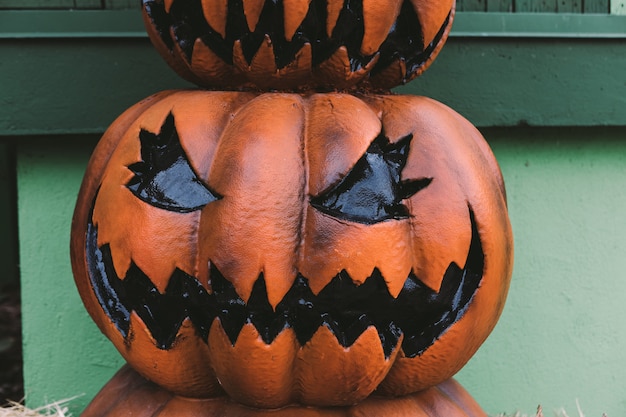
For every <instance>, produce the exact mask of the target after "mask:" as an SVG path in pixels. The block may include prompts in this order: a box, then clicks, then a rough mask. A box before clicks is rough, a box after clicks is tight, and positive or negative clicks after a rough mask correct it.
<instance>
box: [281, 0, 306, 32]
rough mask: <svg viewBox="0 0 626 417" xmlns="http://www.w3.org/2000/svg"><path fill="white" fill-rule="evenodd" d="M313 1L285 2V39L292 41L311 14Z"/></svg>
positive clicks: (291, 0)
mask: <svg viewBox="0 0 626 417" xmlns="http://www.w3.org/2000/svg"><path fill="white" fill-rule="evenodd" d="M310 4H311V0H308V1H303V0H283V7H284V11H285V12H284V16H285V39H287V40H288V41H291V39H292V38H293V35H294V34H295V33H296V30H298V27H299V26H300V25H301V24H302V21H303V20H304V18H305V17H306V15H307V13H308V12H309V5H310Z"/></svg>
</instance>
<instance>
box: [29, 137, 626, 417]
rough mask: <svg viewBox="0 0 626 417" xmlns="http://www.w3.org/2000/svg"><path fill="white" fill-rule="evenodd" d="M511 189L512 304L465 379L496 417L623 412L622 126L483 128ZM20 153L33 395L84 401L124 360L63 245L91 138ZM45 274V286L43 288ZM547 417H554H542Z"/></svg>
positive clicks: (625, 178) (625, 181) (625, 260)
mask: <svg viewBox="0 0 626 417" xmlns="http://www.w3.org/2000/svg"><path fill="white" fill-rule="evenodd" d="M484 134H485V136H486V137H487V138H488V140H489V142H490V144H491V145H492V147H493V149H494V152H495V154H496V157H497V158H498V160H499V162H500V164H501V167H502V170H503V174H504V177H505V180H506V184H507V188H508V195H509V208H510V217H511V221H512V224H513V230H514V232H515V245H516V249H515V252H516V259H515V270H514V276H513V282H512V286H511V291H510V295H509V298H508V302H507V306H506V308H505V311H504V313H503V316H502V319H501V321H500V322H499V324H498V326H497V327H496V329H495V331H494V333H493V334H492V336H491V337H490V339H488V341H487V342H486V343H485V344H484V346H483V347H482V348H481V350H480V351H479V352H478V353H477V354H476V356H475V357H474V358H473V359H472V360H471V362H470V363H469V364H468V365H467V367H466V368H464V369H463V370H462V371H461V373H460V374H459V379H460V380H461V382H462V383H463V384H464V385H465V387H466V388H467V389H468V390H469V391H470V392H471V393H472V394H473V395H474V396H475V397H476V399H477V400H478V401H479V402H480V403H481V404H482V405H483V407H484V408H485V409H486V410H487V411H488V412H489V413H491V414H495V413H498V412H513V411H515V410H520V411H523V412H525V413H531V412H532V411H534V409H535V408H536V406H537V405H538V404H542V405H543V407H544V410H546V411H548V412H549V411H550V410H553V409H557V408H560V407H562V406H563V407H565V408H566V410H567V412H568V414H569V415H576V411H575V410H576V406H575V401H576V400H578V401H579V402H580V404H581V407H582V408H583V410H584V411H585V415H587V416H598V417H599V416H600V415H601V413H603V412H606V413H607V414H608V415H609V416H611V417H619V416H621V415H624V414H623V413H624V410H626V394H625V391H624V389H623V388H624V387H626V349H624V346H626V332H624V330H623V329H624V317H626V303H624V301H623V297H624V294H626V279H625V278H626V273H625V272H624V271H626V256H624V251H625V249H626V239H625V236H626V215H625V208H626V128H576V129H573V128H569V129H554V128H515V129H485V131H484ZM62 142H63V146H58V144H56V143H52V142H51V141H49V140H46V139H36V138H29V139H25V140H22V141H21V142H20V144H19V146H18V178H19V183H18V186H19V190H20V195H19V207H20V208H19V218H20V223H19V227H20V235H21V243H20V252H21V253H22V273H23V275H24V276H26V277H31V279H29V280H24V281H23V294H24V295H23V297H24V316H25V318H26V320H25V322H24V325H25V327H24V345H25V347H26V349H25V361H24V363H25V369H24V372H25V380H26V393H27V396H28V401H29V403H30V404H34V405H36V404H41V403H43V402H45V401H50V400H58V399H62V398H67V397H71V396H74V395H80V394H84V395H83V396H82V397H80V398H78V399H76V400H74V402H73V403H74V407H75V409H80V408H81V407H82V406H84V405H85V404H86V403H87V402H88V401H89V400H90V398H92V397H93V395H94V394H95V393H96V391H97V389H98V388H99V387H100V386H101V385H102V384H104V383H105V382H106V381H107V380H108V378H109V377H110V376H111V375H112V374H113V373H114V372H115V371H116V370H117V368H118V367H119V366H120V365H121V364H122V360H121V358H120V356H119V355H118V354H117V352H116V351H115V350H114V349H113V347H112V346H111V345H110V344H109V343H108V342H107V341H106V340H105V339H104V337H103V336H102V335H101V334H100V333H99V331H98V330H97V329H96V327H95V325H94V324H92V322H91V321H90V319H89V318H88V317H87V315H86V313H85V311H84V309H83V307H82V305H81V302H80V300H79V298H78V295H77V291H76V289H75V288H74V284H73V280H72V275H71V270H70V266H69V253H68V240H69V237H68V236H69V227H70V218H71V215H72V211H73V205H74V200H75V197H76V193H77V190H78V186H79V183H80V179H81V176H82V172H83V170H84V167H85V164H86V161H87V158H88V156H89V153H90V151H91V149H92V147H93V144H94V142H95V138H94V137H92V136H89V137H72V138H64V140H63V141H62ZM34 277H36V279H34ZM547 415H549V414H547Z"/></svg>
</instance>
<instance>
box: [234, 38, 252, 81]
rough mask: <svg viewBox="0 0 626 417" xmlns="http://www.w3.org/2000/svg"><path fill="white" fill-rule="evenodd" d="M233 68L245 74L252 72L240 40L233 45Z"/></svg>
mask: <svg viewBox="0 0 626 417" xmlns="http://www.w3.org/2000/svg"><path fill="white" fill-rule="evenodd" d="M233 66H234V67H235V68H236V69H238V70H239V71H241V72H243V73H246V72H248V71H249V70H250V65H249V64H248V61H247V60H246V56H245V55H244V53H243V46H242V44H241V41H240V40H236V41H235V42H234V43H233Z"/></svg>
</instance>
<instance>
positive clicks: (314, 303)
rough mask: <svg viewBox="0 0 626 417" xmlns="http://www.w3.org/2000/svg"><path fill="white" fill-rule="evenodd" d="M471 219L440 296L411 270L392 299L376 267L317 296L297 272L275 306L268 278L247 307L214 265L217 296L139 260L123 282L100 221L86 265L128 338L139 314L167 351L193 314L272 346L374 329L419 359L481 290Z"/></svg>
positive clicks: (195, 319)
mask: <svg viewBox="0 0 626 417" xmlns="http://www.w3.org/2000/svg"><path fill="white" fill-rule="evenodd" d="M469 216H470V220H471V225H472V239H471V243H470V247H469V251H468V255H467V260H466V262H465V267H464V268H463V269H461V268H460V267H459V266H458V265H456V264H455V263H450V266H449V267H448V269H447V271H446V272H445V274H444V277H443V282H442V285H441V289H440V291H439V292H438V293H437V292H434V291H433V290H431V289H430V288H428V287H427V286H425V285H424V284H423V283H422V282H421V281H420V280H419V278H418V277H416V276H415V275H413V274H410V275H409V276H408V277H407V280H406V282H405V283H404V287H403V289H402V291H401V292H400V294H399V296H398V297H397V298H393V297H392V296H391V295H390V294H389V291H388V290H387V285H386V284H385V282H384V279H383V277H382V275H381V274H380V272H379V271H378V270H377V269H375V270H374V271H373V273H372V275H371V276H370V277H369V278H368V279H367V280H366V281H365V283H363V284H361V285H356V284H355V283H354V282H353V281H352V279H351V278H350V276H349V275H348V274H347V273H346V272H345V271H342V272H341V273H339V274H338V275H337V276H336V277H335V278H333V280H332V281H331V282H330V283H329V284H328V285H327V286H326V287H325V288H323V289H322V290H321V291H320V293H319V294H317V295H315V294H313V293H312V292H311V289H310V287H309V284H308V280H307V278H306V277H304V276H302V275H298V276H297V278H296V280H295V281H294V283H293V285H292V287H291V289H290V290H289V291H288V293H287V294H286V295H285V297H284V298H283V300H282V301H281V302H280V303H279V304H278V305H277V307H276V309H275V310H274V309H272V307H271V306H270V304H269V302H268V299H267V291H266V287H265V279H264V277H263V275H261V276H259V278H258V280H257V281H256V283H255V285H254V288H253V291H252V294H251V296H250V298H249V301H248V303H247V304H246V303H245V302H244V301H243V300H242V299H241V297H239V295H238V294H237V292H236V291H235V289H234V287H233V285H232V284H231V283H230V281H228V279H227V278H225V277H224V276H223V275H222V274H221V273H220V271H219V270H218V269H217V268H216V266H215V265H213V264H211V265H210V285H211V288H212V292H211V293H209V292H208V291H207V290H206V289H205V288H204V287H203V286H202V285H201V284H200V283H199V281H198V280H197V279H196V278H194V277H193V276H191V275H189V274H187V273H185V272H183V271H181V270H179V269H176V270H175V271H174V273H173V274H172V276H171V278H170V281H169V284H168V286H167V288H166V290H165V292H164V293H160V292H159V291H158V290H157V289H156V287H155V286H154V284H153V283H152V282H151V280H150V278H149V277H148V276H147V275H146V274H145V273H143V272H142V271H141V269H140V268H139V267H138V266H137V265H135V264H134V263H132V265H131V267H130V268H129V270H128V271H127V273H126V276H125V277H124V279H120V277H118V276H117V274H116V272H115V269H114V267H113V259H112V256H111V250H110V248H109V245H108V244H105V245H102V246H100V247H98V245H97V242H98V229H97V227H96V226H94V225H93V224H89V226H88V230H87V244H86V255H87V265H88V268H89V278H90V280H91V285H92V288H93V290H94V293H95V295H96V297H97V299H98V302H99V303H100V306H101V307H102V309H103V310H104V312H105V313H106V315H107V316H108V317H109V318H110V319H111V321H112V322H113V323H114V324H115V326H116V327H117V329H118V330H119V332H120V333H121V334H122V336H124V337H125V338H129V337H130V335H129V330H130V329H129V327H130V313H131V312H132V311H135V312H136V313H137V315H138V316H139V317H140V318H141V319H142V320H143V322H144V323H145V325H146V327H147V328H148V329H149V331H150V333H151V334H152V335H153V337H154V338H155V340H156V343H157V347H159V348H160V349H168V348H170V347H171V346H172V343H174V340H175V339H176V335H177V332H178V330H179V328H180V326H181V324H182V322H183V320H184V319H185V318H187V317H189V319H190V320H191V322H192V323H193V325H194V326H195V328H196V331H197V332H198V335H199V337H201V338H202V339H203V340H204V341H205V342H206V341H207V338H208V333H209V330H210V326H211V324H212V322H213V320H215V319H216V318H217V319H219V320H220V321H221V323H222V326H223V328H224V330H225V331H226V334H227V335H228V337H229V338H230V341H231V343H232V344H233V345H235V344H236V342H237V337H238V335H239V332H240V331H241V328H242V327H243V325H244V324H246V323H252V324H253V325H254V326H255V328H256V329H257V330H258V331H259V333H260V335H261V337H262V338H263V340H264V341H265V343H267V344H269V343H271V342H272V341H273V340H274V338H275V337H276V336H277V335H278V334H279V333H280V332H281V331H282V330H284V329H285V328H292V329H294V331H295V334H296V337H297V339H298V341H299V342H300V344H301V345H304V344H306V343H307V341H309V340H310V339H311V337H312V336H313V334H314V333H315V331H316V330H317V329H318V328H319V327H320V326H326V327H327V328H329V329H330V330H331V331H332V332H333V334H334V335H335V337H337V340H338V341H339V343H340V344H341V345H343V346H345V347H348V346H351V345H352V344H353V343H354V342H355V340H356V339H357V338H358V337H359V336H360V335H361V334H362V333H363V332H364V331H365V330H366V329H367V328H368V327H370V326H374V327H375V328H376V330H377V331H378V335H379V338H380V341H381V344H382V347H383V350H384V352H385V355H386V357H389V356H390V355H391V353H392V352H393V351H394V349H396V348H397V344H398V340H399V338H400V335H401V334H404V339H403V342H402V349H403V351H404V353H405V355H407V356H408V357H415V356H417V355H420V354H422V353H423V352H424V351H425V350H426V349H428V347H429V346H431V345H432V344H433V343H434V342H435V341H436V340H437V339H438V338H439V337H440V336H441V335H442V334H443V333H445V331H446V330H447V329H448V328H449V327H450V326H451V325H452V324H454V323H455V322H456V321H457V320H458V319H459V318H460V317H461V316H462V315H463V314H464V312H465V311H466V310H467V307H468V306H469V304H470V302H471V300H472V297H473V296H474V294H475V293H476V291H477V290H478V288H479V287H480V282H481V280H482V274H483V267H484V253H483V250H482V245H481V242H480V238H479V234H478V229H477V224H476V221H475V219H474V215H473V212H472V211H471V208H470V209H469Z"/></svg>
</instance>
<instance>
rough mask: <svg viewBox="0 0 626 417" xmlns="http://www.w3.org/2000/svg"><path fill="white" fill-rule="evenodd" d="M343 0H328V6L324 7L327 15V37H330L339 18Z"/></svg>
mask: <svg viewBox="0 0 626 417" xmlns="http://www.w3.org/2000/svg"><path fill="white" fill-rule="evenodd" d="M343 3H344V0H328V6H327V8H326V10H327V14H328V17H327V19H326V34H327V35H328V37H329V38H330V37H332V35H333V30H335V25H337V20H338V19H339V14H340V13H341V9H343Z"/></svg>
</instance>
